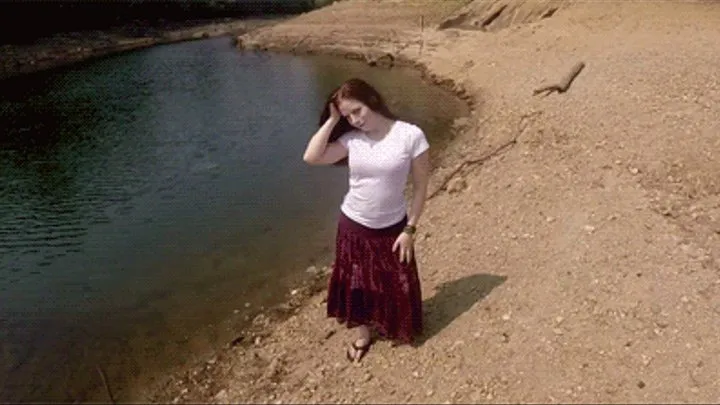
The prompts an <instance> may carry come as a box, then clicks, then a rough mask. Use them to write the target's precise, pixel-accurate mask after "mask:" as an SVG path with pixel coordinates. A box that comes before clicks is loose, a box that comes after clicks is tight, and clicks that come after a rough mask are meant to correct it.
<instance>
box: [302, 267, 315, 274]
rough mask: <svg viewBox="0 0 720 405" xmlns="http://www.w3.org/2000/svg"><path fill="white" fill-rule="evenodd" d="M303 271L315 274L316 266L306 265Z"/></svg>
mask: <svg viewBox="0 0 720 405" xmlns="http://www.w3.org/2000/svg"><path fill="white" fill-rule="evenodd" d="M305 272H306V273H309V274H317V273H318V268H317V267H315V266H310V267H308V268H307V269H306V270H305Z"/></svg>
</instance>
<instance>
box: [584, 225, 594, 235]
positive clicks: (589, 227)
mask: <svg viewBox="0 0 720 405" xmlns="http://www.w3.org/2000/svg"><path fill="white" fill-rule="evenodd" d="M583 229H585V232H588V233H593V232H595V227H594V226H592V225H585V227H584V228H583Z"/></svg>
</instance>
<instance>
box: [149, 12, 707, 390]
mask: <svg viewBox="0 0 720 405" xmlns="http://www.w3.org/2000/svg"><path fill="white" fill-rule="evenodd" d="M392 3H393V4H390V5H388V4H387V3H383V2H375V1H370V0H347V1H343V2H339V3H335V4H333V5H332V6H330V7H327V8H325V9H322V10H317V11H314V12H311V13H307V14H304V15H301V16H298V17H296V18H293V19H291V20H289V21H286V22H284V23H283V24H278V25H275V26H273V27H269V28H267V29H263V30H261V31H259V32H255V33H251V34H248V35H244V36H242V37H241V38H239V40H238V44H239V45H240V46H241V47H242V48H245V49H251V50H252V49H255V50H261V51H262V50H271V51H284V52H307V53H323V54H330V55H335V56H342V57H350V58H354V59H361V60H365V61H366V62H367V63H369V64H372V65H376V66H380V67H382V66H387V67H389V66H397V65H402V64H409V65H416V66H417V67H418V68H419V69H426V73H425V75H426V77H427V78H428V79H429V80H430V81H431V82H433V83H435V84H438V85H441V86H445V88H449V89H454V91H455V92H456V93H460V94H463V93H468V97H470V98H472V99H473V100H474V103H473V106H472V109H471V110H472V114H471V115H470V116H469V117H468V118H466V119H464V120H456V123H458V124H462V125H461V126H462V128H463V130H462V131H461V133H460V134H459V136H458V137H457V139H455V140H453V142H451V143H450V145H448V149H447V150H446V152H444V153H443V155H444V157H443V159H441V163H440V164H439V165H438V167H437V168H435V170H434V171H433V175H432V179H431V182H430V187H429V192H430V194H431V195H433V196H435V198H432V199H430V200H429V201H428V204H427V205H426V211H425V213H424V214H423V220H422V221H421V222H422V224H421V230H420V234H419V237H418V240H417V242H416V246H417V248H418V250H419V252H420V253H419V254H418V256H419V261H420V263H419V267H420V271H421V273H422V274H421V278H422V283H423V285H422V289H423V298H424V300H423V307H424V309H425V310H424V312H425V314H426V315H427V324H426V331H425V333H424V336H423V341H422V342H420V344H419V345H418V347H414V348H409V347H405V346H400V347H392V346H390V345H389V344H386V342H378V343H377V344H375V345H373V348H372V350H371V352H370V353H369V355H368V356H366V357H365V358H364V359H363V362H362V363H361V364H360V365H358V366H353V365H350V364H348V363H347V361H345V359H344V357H343V355H344V353H343V349H344V347H345V345H346V344H347V342H348V341H349V339H351V337H350V334H349V333H348V332H347V331H345V330H344V327H342V326H340V325H337V324H336V323H335V322H334V321H333V320H329V319H326V318H325V316H324V312H323V311H322V308H323V306H324V302H323V299H322V294H320V293H317V294H315V295H309V296H308V297H307V298H306V299H305V300H304V301H303V302H304V303H303V304H302V305H301V306H299V307H297V308H296V309H294V310H293V311H294V313H292V314H291V315H290V316H289V317H286V318H284V320H278V321H276V322H270V321H268V320H267V318H262V317H260V318H258V319H259V321H258V322H257V324H258V325H261V326H263V328H264V329H263V330H265V331H266V332H265V334H264V335H263V336H264V337H263V338H261V339H260V340H259V341H258V344H255V342H253V343H252V344H249V345H248V346H247V347H243V348H239V349H237V350H232V351H226V352H225V353H223V358H222V359H221V360H222V361H216V362H213V363H212V367H211V368H214V370H213V371H207V370H205V371H204V373H205V374H202V375H203V376H204V380H203V381H202V382H199V384H189V385H187V386H185V388H183V389H184V391H183V392H182V394H181V395H177V394H178V392H180V391H174V392H173V391H172V390H168V391H167V392H166V393H165V394H166V396H165V397H162V396H156V397H155V398H156V399H158V400H159V401H163V398H168V399H167V400H168V401H171V400H173V399H174V400H175V402H187V403H192V402H214V403H227V402H261V403H308V402H309V403H333V402H343V403H402V402H429V403H443V402H444V403H457V402H464V403H488V402H489V403H497V402H503V403H524V402H553V403H601V402H618V403H634V402H662V401H663V400H664V401H667V400H668V398H671V399H672V400H673V401H681V402H695V403H697V402H708V401H710V402H712V400H713V399H715V397H716V396H717V394H716V393H717V392H718V391H717V389H718V383H717V381H716V379H715V378H713V376H714V375H717V373H718V372H720V364H718V363H717V362H715V361H713V359H714V358H716V357H717V356H718V355H720V344H718V343H716V339H713V336H715V335H716V331H715V328H714V327H713V326H712V325H714V324H715V322H714V319H715V318H716V316H717V308H718V303H717V299H716V298H715V297H717V294H715V293H716V292H717V291H718V288H720V287H718V285H720V282H719V281H718V280H717V269H720V253H719V252H720V250H719V249H720V236H719V235H720V233H718V232H717V229H718V228H717V226H718V223H717V218H720V210H719V209H718V205H717V195H718V191H717V190H718V188H717V183H716V182H715V181H714V180H712V173H717V172H718V170H720V163H718V162H717V161H716V160H712V159H708V155H707V151H708V150H711V149H712V145H715V143H716V141H717V139H716V137H714V136H713V134H716V133H717V122H720V117H719V116H718V114H717V112H715V111H714V110H712V109H711V108H710V106H711V105H712V103H713V102H717V101H718V100H720V90H718V88H717V87H716V86H711V85H708V83H715V82H717V80H718V77H717V74H716V73H715V72H716V71H717V69H716V66H714V65H713V64H712V61H711V60H714V59H713V57H716V56H717V51H714V50H712V49H714V48H712V47H711V46H710V45H711V44H712V43H714V41H716V40H717V37H718V34H717V28H716V21H717V18H720V7H717V5H715V4H712V3H710V2H703V1H695V2H687V3H683V4H679V3H678V4H672V5H668V4H664V3H633V2H618V3H612V4H605V3H603V4H597V3H594V2H590V1H582V0H562V1H557V2H547V1H540V0H536V1H522V0H491V1H479V0H476V1H458V2H451V1H448V2H444V3H440V2H431V1H421V0H400V1H398V2H392ZM450 6H453V7H450ZM443 7H446V8H445V9H443V10H440V8H443ZM450 8H454V9H453V10H449V9H450ZM678 15H682V16H683V18H682V19H680V20H678V18H677V16H678ZM688 21H691V22H692V24H688V23H687V22H688ZM440 25H442V26H443V28H442V29H439V28H438V27H439V26H440ZM428 27H429V28H428ZM607 42H611V43H614V44H616V46H615V47H611V48H608V47H607V46H606V43H607ZM708 52H710V54H711V55H712V56H713V57H709V56H708ZM579 61H583V62H584V63H585V64H586V65H587V66H586V68H585V69H584V71H583V72H582V73H581V74H580V75H579V76H578V79H577V80H576V81H575V82H573V84H572V86H571V88H570V90H569V91H567V92H563V93H558V94H553V95H548V96H547V97H535V96H533V89H537V88H539V87H542V86H543V85H548V84H550V83H553V82H554V81H555V80H558V79H560V78H562V77H563V75H564V74H565V73H566V72H567V70H569V69H570V68H571V67H572V66H573V65H575V64H576V63H578V62H579ZM679 136H682V139H683V142H678V139H679ZM703 156H705V157H703ZM446 179H451V180H452V181H450V182H449V183H448V184H447V187H446V189H445V190H446V192H442V193H434V190H440V189H442V188H443V186H445V185H446V181H445V180H446ZM689 314H690V315H689ZM209 364H210V363H208V364H206V365H201V366H199V368H198V369H197V370H196V371H197V373H198V374H197V375H200V372H201V371H202V369H203V368H207V366H208V365H209ZM189 373H190V374H192V371H191V372H189ZM189 381H190V382H192V381H191V380H189ZM197 387H200V388H197Z"/></svg>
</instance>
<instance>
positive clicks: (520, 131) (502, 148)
mask: <svg viewBox="0 0 720 405" xmlns="http://www.w3.org/2000/svg"><path fill="white" fill-rule="evenodd" d="M539 114H542V111H536V112H532V113H530V114H524V115H523V116H521V117H520V122H519V124H518V126H519V129H518V131H517V132H516V133H515V136H513V138H512V139H510V140H509V141H507V142H505V143H503V144H502V145H500V146H499V147H497V148H495V149H494V150H493V151H491V152H490V153H488V154H485V155H483V156H480V157H477V158H472V159H467V160H464V161H463V162H462V163H460V164H459V165H458V166H457V167H456V168H455V169H453V171H452V172H450V174H448V175H447V176H446V177H445V179H444V180H443V181H442V183H441V184H440V186H439V187H437V188H436V189H435V190H434V191H433V192H432V193H430V194H429V195H428V198H427V199H428V200H430V199H432V198H434V197H435V196H437V195H438V194H440V192H441V191H442V190H444V189H445V187H447V185H448V183H449V182H450V180H452V179H453V177H455V175H457V174H458V173H460V172H461V171H462V170H463V169H464V168H466V167H468V166H473V165H482V164H483V163H485V162H486V161H488V160H490V159H492V158H493V157H495V156H498V155H500V154H502V153H504V152H505V151H507V150H508V149H510V147H512V146H514V145H515V144H516V143H517V141H518V139H519V138H520V136H521V135H522V134H523V133H524V132H525V129H526V128H527V127H528V123H527V120H528V119H530V118H533V117H535V116H537V115H539Z"/></svg>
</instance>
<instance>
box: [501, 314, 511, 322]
mask: <svg viewBox="0 0 720 405" xmlns="http://www.w3.org/2000/svg"><path fill="white" fill-rule="evenodd" d="M502 320H503V321H509V320H510V313H507V314H505V315H503V316H502Z"/></svg>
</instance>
